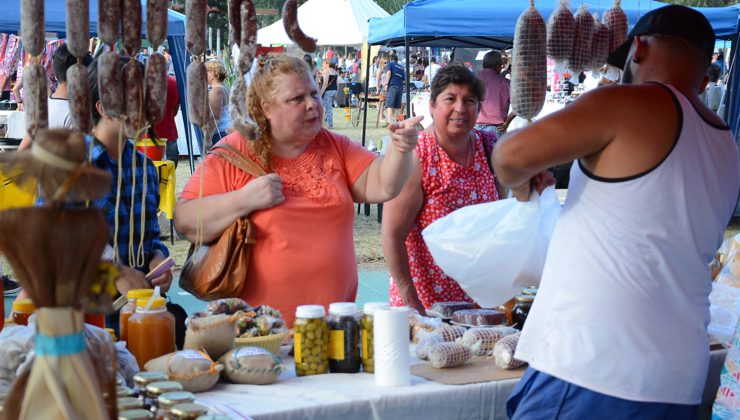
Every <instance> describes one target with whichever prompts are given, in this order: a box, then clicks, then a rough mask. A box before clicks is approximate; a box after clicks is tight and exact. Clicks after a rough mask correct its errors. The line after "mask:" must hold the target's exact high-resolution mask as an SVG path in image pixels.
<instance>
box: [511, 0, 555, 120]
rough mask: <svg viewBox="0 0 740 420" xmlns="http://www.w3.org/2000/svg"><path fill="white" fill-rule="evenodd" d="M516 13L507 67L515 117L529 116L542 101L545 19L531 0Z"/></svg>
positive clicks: (545, 63) (545, 61) (545, 68)
mask: <svg viewBox="0 0 740 420" xmlns="http://www.w3.org/2000/svg"><path fill="white" fill-rule="evenodd" d="M529 4H530V7H529V8H528V9H527V10H525V11H524V13H522V15H521V16H519V20H517V22H516V29H515V31H514V51H513V52H512V70H511V108H512V110H513V111H514V112H515V113H516V114H517V115H518V116H519V117H522V118H525V119H530V120H531V119H532V118H534V117H536V116H537V114H539V113H540V111H541V110H542V106H543V105H544V104H545V94H546V89H547V56H546V31H547V29H546V27H545V20H544V19H543V18H542V16H541V15H540V13H539V12H538V11H537V9H535V8H534V0H530V2H529Z"/></svg>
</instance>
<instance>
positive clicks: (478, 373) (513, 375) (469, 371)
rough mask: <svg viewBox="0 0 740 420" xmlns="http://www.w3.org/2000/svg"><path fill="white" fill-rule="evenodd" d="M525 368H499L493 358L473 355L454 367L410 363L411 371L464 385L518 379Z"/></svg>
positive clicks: (437, 379)
mask: <svg viewBox="0 0 740 420" xmlns="http://www.w3.org/2000/svg"><path fill="white" fill-rule="evenodd" d="M526 369H527V366H526V365H524V366H522V367H520V368H518V369H512V370H506V369H501V368H499V367H497V366H496V363H495V361H494V359H493V358H487V357H473V358H472V359H471V360H470V362H468V363H466V364H464V365H462V366H458V367H454V368H445V369H437V368H435V367H433V366H432V365H431V364H429V363H420V364H417V365H412V366H411V373H412V374H413V375H416V376H421V377H422V378H425V379H428V380H430V381H434V382H439V383H441V384H445V385H466V384H475V383H479V382H491V381H502V380H505V379H519V378H521V377H522V375H523V374H524V371H525V370H526Z"/></svg>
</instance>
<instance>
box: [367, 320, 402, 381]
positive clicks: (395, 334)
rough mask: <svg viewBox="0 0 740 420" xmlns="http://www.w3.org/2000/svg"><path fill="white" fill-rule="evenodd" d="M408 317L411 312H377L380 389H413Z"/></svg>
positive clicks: (376, 356) (377, 359)
mask: <svg viewBox="0 0 740 420" xmlns="http://www.w3.org/2000/svg"><path fill="white" fill-rule="evenodd" d="M409 313H410V311H409V308H378V309H376V310H375V315H374V316H373V317H374V320H373V332H374V338H375V345H374V351H375V384H376V385H378V386H409V385H411V368H410V365H409Z"/></svg>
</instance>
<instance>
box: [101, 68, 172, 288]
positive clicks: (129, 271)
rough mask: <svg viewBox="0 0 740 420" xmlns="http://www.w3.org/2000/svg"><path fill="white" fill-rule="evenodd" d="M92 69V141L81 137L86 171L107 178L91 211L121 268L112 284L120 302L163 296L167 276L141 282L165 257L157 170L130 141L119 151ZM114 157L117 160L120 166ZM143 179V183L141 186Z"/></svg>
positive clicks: (117, 129)
mask: <svg viewBox="0 0 740 420" xmlns="http://www.w3.org/2000/svg"><path fill="white" fill-rule="evenodd" d="M125 61H128V60H126V59H124V58H121V64H124V62H125ZM97 64H98V63H97V60H95V61H93V63H92V64H91V65H90V67H89V73H88V84H89V86H90V96H91V104H92V110H91V111H92V117H93V123H94V128H93V132H92V134H93V136H92V137H87V141H88V142H89V143H88V144H90V159H91V163H92V165H94V166H95V167H98V168H100V169H104V170H106V171H108V172H110V173H111V175H112V188H111V192H110V194H108V195H107V196H105V197H103V198H101V199H98V200H95V201H94V202H93V205H94V206H96V207H99V208H100V209H102V210H103V212H104V213H105V216H106V218H107V221H108V227H109V229H110V234H111V238H110V241H109V243H110V244H111V245H112V246H113V247H114V250H115V251H117V256H118V261H119V262H120V264H121V267H119V269H120V270H121V278H120V279H119V280H118V282H117V283H116V287H117V288H118V291H119V292H120V293H121V294H122V295H124V296H125V295H126V293H127V292H128V290H129V289H147V288H151V287H154V286H159V287H160V289H161V291H162V293H165V292H166V291H167V290H168V289H169V288H170V284H171V283H172V271H171V270H168V271H167V272H166V273H164V274H162V275H161V276H159V277H157V278H155V279H152V280H151V282H148V281H147V280H146V278H145V273H148V272H149V271H151V270H152V269H153V268H155V267H156V266H157V265H159V264H160V263H161V262H162V261H163V260H164V259H165V258H167V257H168V256H169V251H168V250H167V247H166V246H165V245H164V244H163V243H162V242H161V241H160V240H159V222H158V219H157V209H158V207H159V179H158V174H157V169H156V167H155V166H154V164H153V163H152V161H151V160H149V159H148V158H147V157H146V156H145V155H144V154H142V153H140V152H138V151H136V149H135V148H134V144H133V142H132V141H130V140H128V139H126V138H124V141H123V142H122V144H120V145H119V137H120V135H121V130H123V122H122V121H121V119H119V118H112V117H109V116H108V115H107V114H106V112H105V109H103V106H102V104H101V102H100V92H99V90H98V66H97ZM119 148H122V150H119ZM119 155H120V156H121V162H120V165H119V162H118V156H119ZM119 168H120V169H121V174H120V176H121V184H120V191H119V189H118V177H119V173H118V171H119ZM145 174H146V183H145V182H144V175H145ZM145 184H146V185H145ZM144 188H146V195H145V198H144V200H142V192H143V189H144ZM118 193H120V194H118ZM132 200H133V205H132ZM116 204H118V205H116ZM142 216H143V220H142ZM142 236H143V241H142ZM140 244H141V245H142V248H143V249H142V250H141V251H140V250H139V245H140Z"/></svg>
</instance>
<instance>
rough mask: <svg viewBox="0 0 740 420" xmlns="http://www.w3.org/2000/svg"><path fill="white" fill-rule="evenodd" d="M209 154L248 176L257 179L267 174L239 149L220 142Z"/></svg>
mask: <svg viewBox="0 0 740 420" xmlns="http://www.w3.org/2000/svg"><path fill="white" fill-rule="evenodd" d="M218 149H223V150H218ZM209 153H212V154H214V155H217V156H220V157H222V158H223V159H224V160H226V161H227V162H229V163H230V164H232V165H234V166H236V167H237V168H239V169H240V170H242V171H244V172H246V173H248V174H249V175H252V176H253V177H259V176H263V175H266V174H267V172H265V170H264V169H262V167H261V166H260V165H258V164H257V162H255V161H253V160H252V159H250V158H249V157H247V156H246V155H245V154H244V153H242V152H241V151H240V150H239V149H237V148H236V147H234V146H233V145H231V144H229V143H224V142H220V143H218V144H216V145H214V146H213V148H211V151H210V152H209Z"/></svg>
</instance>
